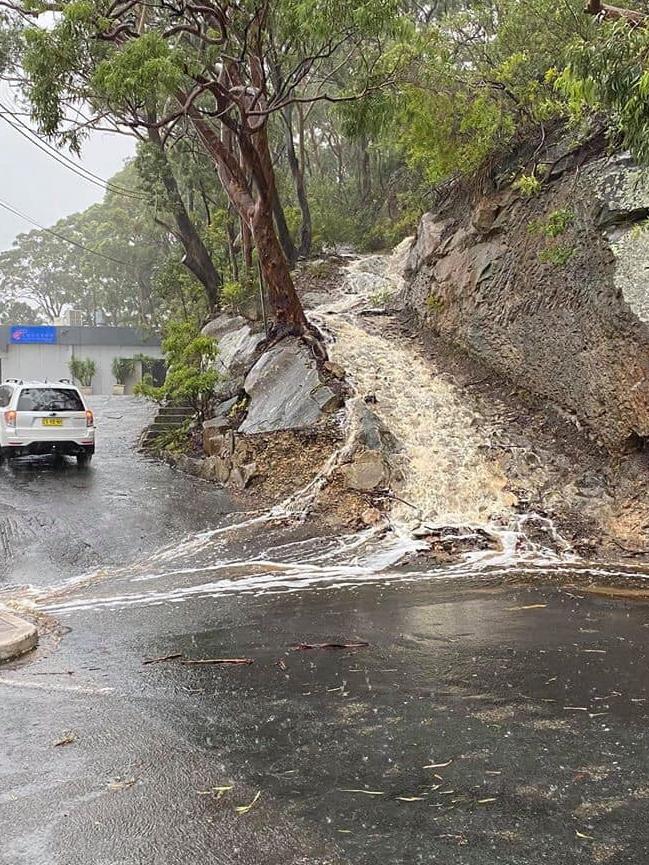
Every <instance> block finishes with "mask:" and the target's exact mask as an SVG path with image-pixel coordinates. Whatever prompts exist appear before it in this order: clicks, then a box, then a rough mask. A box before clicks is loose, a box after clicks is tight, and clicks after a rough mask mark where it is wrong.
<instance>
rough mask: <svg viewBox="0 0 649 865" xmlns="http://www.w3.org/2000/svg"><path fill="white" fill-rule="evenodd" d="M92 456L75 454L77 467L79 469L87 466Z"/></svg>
mask: <svg viewBox="0 0 649 865" xmlns="http://www.w3.org/2000/svg"><path fill="white" fill-rule="evenodd" d="M91 459H92V454H77V465H78V466H79V467H82V466H89V465H90V460H91Z"/></svg>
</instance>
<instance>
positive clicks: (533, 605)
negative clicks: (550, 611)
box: [505, 604, 547, 613]
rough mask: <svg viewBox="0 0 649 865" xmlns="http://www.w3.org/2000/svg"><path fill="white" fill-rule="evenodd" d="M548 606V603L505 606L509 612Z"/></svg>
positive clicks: (540, 608) (539, 608)
mask: <svg viewBox="0 0 649 865" xmlns="http://www.w3.org/2000/svg"><path fill="white" fill-rule="evenodd" d="M545 607H547V604H527V606H525V607H505V611H506V612H508V613H516V612H518V611H519V610H542V609H544V608H545Z"/></svg>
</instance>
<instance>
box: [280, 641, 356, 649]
mask: <svg viewBox="0 0 649 865" xmlns="http://www.w3.org/2000/svg"><path fill="white" fill-rule="evenodd" d="M368 646H369V643H368V642H366V641H365V640H358V641H357V642H352V643H295V644H294V645H292V646H291V651H293V652H309V651H311V650H312V649H325V650H326V649H366V648H367V647H368Z"/></svg>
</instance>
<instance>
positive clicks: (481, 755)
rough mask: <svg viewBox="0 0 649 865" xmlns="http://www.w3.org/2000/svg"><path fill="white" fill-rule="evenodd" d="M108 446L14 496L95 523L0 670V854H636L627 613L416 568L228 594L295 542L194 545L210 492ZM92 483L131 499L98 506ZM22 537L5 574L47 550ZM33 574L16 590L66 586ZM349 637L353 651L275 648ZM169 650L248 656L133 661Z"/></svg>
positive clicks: (258, 538)
mask: <svg viewBox="0 0 649 865" xmlns="http://www.w3.org/2000/svg"><path fill="white" fill-rule="evenodd" d="M111 405H112V403H111ZM106 410H108V406H107V407H106ZM130 435H131V437H132V435H133V429H131V433H130ZM120 437H123V439H124V441H125V440H127V439H128V437H129V436H128V435H127V433H126V430H124V431H123V432H122V433H121V434H120ZM122 453H124V450H123V448H122V447H121V445H120V447H119V448H116V449H115V450H113V447H112V445H111V444H109V442H106V457H105V462H103V460H102V456H101V454H100V455H98V458H97V460H96V463H95V464H93V469H92V472H94V473H95V474H94V475H91V474H89V475H88V476H87V477H85V476H84V477H83V479H82V480H78V478H79V477H80V476H79V475H77V474H74V473H73V472H72V473H71V474H70V473H68V472H64V473H63V474H47V473H45V474H44V475H43V476H42V478H43V483H44V484H45V485H46V486H47V484H48V483H49V484H51V485H52V487H53V489H52V491H51V492H45V493H43V491H42V486H41V485H38V486H37V485H36V483H34V482H32V483H30V486H29V488H30V489H31V495H32V497H33V507H34V509H35V510H38V512H39V513H47V512H48V510H49V508H48V507H47V505H46V502H47V501H49V502H58V503H59V506H58V507H57V513H56V518H57V519H61V520H62V524H65V525H73V524H74V523H75V520H74V507H75V504H74V502H75V498H74V496H73V495H71V494H70V495H68V493H67V491H66V490H65V489H63V482H64V479H65V478H67V477H72V478H73V479H74V482H75V483H84V484H87V485H88V489H89V490H90V491H89V496H88V498H89V499H90V502H91V504H90V505H88V507H89V508H90V509H91V510H92V511H94V512H96V513H99V512H100V511H101V507H102V502H109V501H112V507H113V511H112V513H111V516H110V519H109V521H108V522H107V523H106V524H99V523H97V524H96V525H95V526H94V527H86V526H85V525H84V537H86V538H87V539H88V542H89V543H91V545H92V547H91V548H92V550H93V557H94V558H93V566H94V562H95V559H96V560H97V563H98V564H100V565H101V566H102V568H103V570H104V572H103V573H102V574H100V575H97V576H96V577H94V578H92V577H90V578H89V579H88V580H87V581H85V582H84V583H82V584H80V585H76V584H74V583H73V584H70V586H69V587H68V588H67V589H64V590H63V591H61V590H60V588H56V587H55V588H53V589H50V588H47V589H46V590H44V591H43V592H42V594H41V595H40V596H38V598H37V612H38V615H39V616H40V617H42V622H43V623H44V624H46V623H47V622H50V623H56V624H57V626H58V628H59V629H60V633H61V637H60V641H58V642H57V641H56V640H55V639H54V638H48V637H46V638H45V639H44V640H43V643H42V646H41V648H40V649H39V650H38V652H37V653H35V654H34V655H32V656H30V657H29V658H26V659H24V660H22V661H20V662H15V663H13V664H10V665H5V666H4V667H3V668H1V669H0V725H1V728H2V731H3V736H2V740H1V742H2V744H1V745H0V748H1V750H0V863H1V865H27V863H30V865H34V863H36V865H86V863H96V865H190V863H191V865H194V863H198V862H201V863H210V865H211V863H218V865H221V863H223V865H225V863H228V865H229V863H245V865H266V863H268V865H270V863H272V865H297V863H310V865H311V863H313V865H315V863H318V865H319V863H332V865H334V863H336V865H338V863H362V865H374V863H433V862H434V863H443V865H456V863H457V865H460V863H462V865H465V863H466V865H473V863H475V865H491V863H508V865H519V863H520V865H523V863H525V865H537V863H546V862H547V863H561V865H571V863H613V865H618V863H634V865H635V863H643V862H645V861H646V859H647V855H648V854H649V829H648V828H647V827H648V825H649V819H648V818H649V749H648V747H647V745H648V744H649V743H648V742H647V738H648V735H649V732H648V731H649V726H648V720H649V693H647V685H648V682H649V677H648V676H647V650H646V645H647V636H648V629H649V605H646V604H642V603H633V604H628V603H623V602H612V601H608V600H604V599H601V598H589V597H584V596H582V595H581V593H580V592H578V591H577V590H574V589H571V588H569V587H567V588H564V589H544V588H541V587H539V588H538V589H530V588H525V589H511V588H509V589H494V588H486V587H485V588H481V587H480V586H476V585H460V584H457V583H454V582H453V581H451V580H449V581H433V580H427V579H425V578H424V579H420V580H418V581H413V582H402V581H399V580H397V579H394V580H392V579H389V578H385V579H382V578H380V577H377V578H376V579H368V580H363V581H360V582H352V581H351V580H350V579H349V578H348V577H347V578H345V579H343V578H340V580H339V585H338V587H334V586H332V585H331V584H329V583H326V582H324V583H323V582H320V583H318V582H313V583H311V584H309V583H308V582H305V583H303V584H302V585H301V586H300V587H299V590H295V591H293V590H291V586H290V583H289V581H286V580H285V582H284V583H282V584H280V582H281V581H280V582H278V583H277V585H276V587H275V588H274V589H273V588H272V586H271V585H270V584H269V583H267V582H260V581H257V582H252V583H250V584H249V585H248V584H246V583H245V580H246V579H247V578H248V576H249V574H250V573H258V572H259V573H260V572H261V571H263V572H264V574H268V573H271V572H272V571H273V568H272V567H271V566H270V565H269V564H268V562H267V560H268V558H269V556H270V552H269V550H270V548H271V546H272V547H273V549H274V550H275V553H274V560H277V559H279V558H280V557H281V555H280V553H278V552H277V550H279V549H280V544H281V542H282V538H284V541H285V542H286V541H290V540H293V541H295V538H288V537H287V534H288V533H286V532H285V531H284V534H282V531H283V530H281V529H279V528H269V527H268V526H264V525H263V524H258V523H253V524H251V525H248V526H247V527H245V526H244V528H243V529H241V530H237V531H232V532H230V533H229V534H227V533H226V535H224V536H223V538H224V539H223V540H221V535H216V536H215V537H214V538H212V539H210V540H205V538H204V537H202V536H199V539H198V540H196V538H195V536H192V535H191V534H190V533H192V532H195V531H197V530H198V531H200V530H202V529H203V528H204V527H205V526H206V525H210V526H212V527H218V526H219V525H223V524H227V523H228V522H232V520H233V519H234V518H233V516H232V515H229V516H228V515H226V516H224V514H225V513H226V512H227V510H228V508H229V507H231V505H229V504H228V502H227V500H226V498H225V497H224V496H223V494H221V493H219V492H218V491H217V490H215V489H214V488H204V487H202V486H201V487H200V488H199V487H194V485H193V483H194V482H193V481H190V480H189V479H186V478H183V477H181V476H179V475H176V474H174V473H172V472H170V471H169V470H168V469H167V468H166V467H164V466H158V465H155V464H152V463H148V462H145V461H143V460H141V459H140V458H138V457H136V456H135V455H133V454H128V453H126V454H125V455H124V457H123V459H124V461H125V462H124V470H123V471H122V470H121V469H120V468H119V465H120V460H121V459H122V457H121V456H120V454H122ZM74 472H76V468H75V469H74ZM109 474H110V475H111V476H115V475H116V474H117V475H118V477H120V478H121V481H120V488H121V489H123V490H126V491H128V490H130V489H132V491H133V496H134V498H133V500H128V501H127V500H125V499H124V498H120V500H119V501H117V502H115V501H113V500H111V499H110V497H109V494H108V488H109V486H110V479H109V477H108V476H107V475H109ZM10 477H12V476H10ZM6 480H7V477H6V476H3V483H4V481H6ZM54 481H55V483H54ZM149 483H151V484H152V485H153V486H154V487H155V489H154V491H153V492H151V493H147V487H148V485H149ZM54 486H56V487H57V488H58V490H59V491H58V493H55V492H54ZM29 496H30V493H29V491H28V490H22V491H21V493H20V496H19V507H20V509H23V510H29V509H30V503H29ZM5 498H7V499H8V496H6V491H4V490H3V495H2V500H3V501H5ZM63 501H64V502H65V503H66V506H65V509H64V508H63V506H62V505H61V504H60V503H61V502H63ZM87 501H88V499H86V503H87ZM174 501H175V502H176V504H177V506H178V508H177V509H176V508H174V507H173V504H172V503H173V502H174ZM50 507H51V504H50ZM80 508H81V512H79V513H78V521H79V522H81V521H82V519H83V515H82V512H83V505H80ZM120 508H121V509H122V510H120ZM166 521H169V525H168V526H166V525H165V522H166ZM183 521H184V525H183ZM156 524H160V525H156ZM104 525H106V526H107V528H104V527H103V526H104ZM120 525H121V526H122V529H123V532H124V533H125V534H126V535H127V536H128V537H131V538H132V539H133V543H134V548H133V554H132V558H131V559H130V563H132V564H131V566H129V567H123V566H124V565H129V561H128V555H127V548H126V541H124V543H123V544H122V545H120V546H118V547H114V546H113V543H114V540H111V535H112V534H113V530H114V527H115V526H120ZM104 531H106V532H107V534H106V535H102V532H104ZM147 532H149V534H147ZM141 534H145V535H147V537H146V538H144V539H143V538H141V537H140V535H141ZM150 535H153V541H156V542H157V541H160V542H161V543H160V544H159V545H160V546H163V545H164V544H167V543H168V547H167V552H166V553H165V552H163V553H162V554H161V555H158V556H156V555H154V554H151V553H150V551H151V550H153V549H154V546H149V542H150ZM183 535H184V536H185V537H186V541H185V542H184V545H183V544H179V543H178V541H179V538H180V537H181V536H183ZM28 538H31V540H28V541H26V542H25V548H24V549H23V550H22V553H21V555H19V556H16V557H15V558H14V559H13V560H12V562H14V563H15V564H12V567H14V568H16V570H14V571H13V573H14V575H15V574H20V580H15V579H14V578H13V577H12V578H11V582H12V583H14V582H28V583H32V584H34V583H35V582H37V579H36V576H35V575H30V574H29V573H28V566H29V562H37V563H42V562H46V561H48V556H49V555H50V553H49V552H48V551H47V550H45V549H44V547H43V544H42V543H41V542H40V541H39V539H38V538H37V537H34V536H28ZM136 539H137V540H136ZM337 543H339V539H337ZM174 545H175V548H174ZM315 546H317V547H318V549H319V550H320V553H321V554H322V555H321V558H320V559H319V561H329V559H327V556H328V555H329V553H328V552H327V543H326V542H325V541H322V540H321V541H318V542H317V543H316V544H315ZM174 549H175V551H174ZM332 549H335V548H334V547H332ZM179 550H180V552H178V551H179ZM288 550H291V552H288ZM323 551H324V552H323ZM104 555H106V560H105V562H103V561H102V556H104ZM282 555H284V558H285V559H289V558H290V559H291V561H293V562H298V563H299V562H300V560H301V559H307V558H309V557H310V560H311V561H315V558H314V553H313V548H311V547H309V546H308V545H304V546H300V545H298V546H294V547H285V548H284V551H283V553H282ZM253 560H254V561H253ZM262 560H263V562H265V564H263V565H262ZM246 562H249V564H248V565H247V566H246ZM54 564H56V569H57V575H58V576H57V579H55V580H47V579H43V578H42V575H41V577H40V582H41V585H46V586H51V585H52V584H54V583H56V582H57V580H58V579H60V578H63V577H70V578H74V577H76V576H78V575H79V574H80V573H81V571H80V570H79V569H78V568H77V566H76V564H75V563H74V562H73V563H72V564H71V565H70V566H69V567H68V569H67V571H66V565H65V561H64V560H63V559H62V558H61V557H60V556H53V565H52V566H53V567H54ZM104 565H105V567H104ZM84 569H85V560H84ZM84 569H82V570H84ZM311 570H313V571H315V565H312V566H311ZM277 572H278V573H279V571H277ZM224 575H227V576H228V577H229V578H231V579H230V582H228V585H227V587H225V588H224V585H225V581H224ZM30 576H32V578H31V579H28V578H29V577H30ZM285 578H286V574H283V579H285ZM264 579H265V578H264ZM237 581H242V582H241V583H240V585H242V586H244V585H248V588H247V589H246V590H245V591H243V590H242V591H240V592H237V591H236V590H234V589H233V582H237ZM226 589H227V590H226ZM354 639H355V640H366V641H368V643H369V646H368V647H367V648H362V649H358V650H356V651H351V650H349V651H347V650H338V651H324V650H310V651H292V650H291V648H290V646H291V644H293V643H296V642H309V643H316V642H325V641H332V640H334V641H336V640H337V641H341V640H342V641H344V640H354ZM176 653H182V654H183V655H184V656H185V657H186V658H190V659H205V658H215V657H246V658H250V659H252V660H253V661H254V663H253V664H252V665H250V666H232V667H218V666H213V665H206V666H200V665H196V666H192V665H185V664H182V663H181V660H180V659H177V658H176V659H171V660H169V661H161V662H159V663H155V664H150V665H143V663H142V661H143V660H144V659H146V658H158V657H162V656H165V655H170V654H176ZM57 743H62V744H57ZM253 802H254V804H252V807H251V808H250V809H249V810H245V806H247V805H250V804H251V803H253ZM242 806H244V807H243V810H237V809H238V808H242Z"/></svg>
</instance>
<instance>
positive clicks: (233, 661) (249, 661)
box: [180, 658, 254, 666]
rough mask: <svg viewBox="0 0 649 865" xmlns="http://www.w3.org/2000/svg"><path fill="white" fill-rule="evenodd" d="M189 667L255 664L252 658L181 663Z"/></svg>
mask: <svg viewBox="0 0 649 865" xmlns="http://www.w3.org/2000/svg"><path fill="white" fill-rule="evenodd" d="M180 663H181V664H185V665H187V666H190V665H192V666H194V665H198V664H254V661H253V659H252V658H183V660H182V661H181V662H180Z"/></svg>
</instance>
